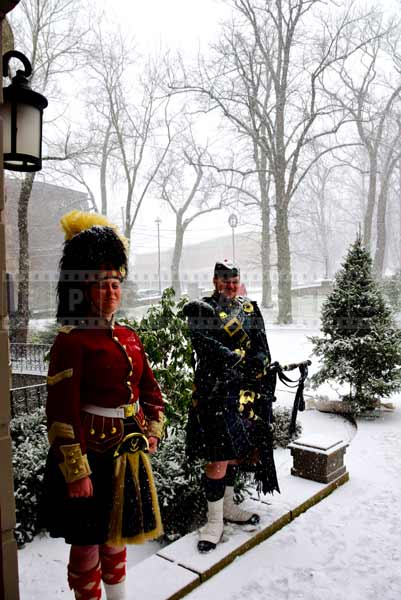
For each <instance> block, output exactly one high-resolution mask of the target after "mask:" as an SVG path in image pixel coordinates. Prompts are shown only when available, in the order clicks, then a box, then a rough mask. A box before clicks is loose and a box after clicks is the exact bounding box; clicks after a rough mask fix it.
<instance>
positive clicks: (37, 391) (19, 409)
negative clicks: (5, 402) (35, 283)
mask: <svg viewBox="0 0 401 600" xmlns="http://www.w3.org/2000/svg"><path fill="white" fill-rule="evenodd" d="M46 398H47V388H46V384H45V383H40V384H38V385H27V386H25V387H20V388H13V389H11V390H10V404H11V416H12V417H19V416H22V415H26V414H29V413H30V412H32V411H33V410H35V409H37V408H39V407H40V406H45V404H46Z"/></svg>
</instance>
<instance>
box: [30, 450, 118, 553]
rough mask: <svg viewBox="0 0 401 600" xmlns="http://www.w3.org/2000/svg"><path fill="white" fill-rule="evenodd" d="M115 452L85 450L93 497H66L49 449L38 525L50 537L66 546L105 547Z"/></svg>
mask: <svg viewBox="0 0 401 600" xmlns="http://www.w3.org/2000/svg"><path fill="white" fill-rule="evenodd" d="M113 452H114V449H112V450H108V451H107V452H104V453H99V452H92V451H90V450H88V453H87V456H88V461H89V465H90V468H91V471H92V474H91V476H90V477H91V480H92V485H93V496H92V497H90V498H68V496H67V484H66V482H65V479H64V476H63V474H62V472H61V470H60V467H59V466H58V463H57V461H56V458H55V456H54V453H53V451H52V450H51V449H50V451H49V453H48V457H47V462H46V469H45V475H44V479H43V496H42V501H41V511H40V512H41V515H40V525H41V527H42V528H44V529H46V530H47V531H48V532H49V534H50V536H51V537H62V538H64V539H65V541H66V542H67V544H74V545H77V546H89V545H93V544H105V543H106V541H107V537H108V527H109V521H110V513H111V508H112V500H113V475H114V460H113Z"/></svg>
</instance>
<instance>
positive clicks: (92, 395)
mask: <svg viewBox="0 0 401 600" xmlns="http://www.w3.org/2000/svg"><path fill="white" fill-rule="evenodd" d="M61 223H62V226H63V228H64V231H65V233H66V242H65V244H64V251H63V255H62V258H61V260H60V277H59V282H58V310H57V318H58V320H59V322H61V324H62V325H63V327H62V328H61V329H60V331H59V333H58V335H57V337H56V339H55V342H54V344H53V346H52V349H51V353H50V365H49V373H48V378H47V385H48V399H47V406H46V412H47V422H48V437H49V442H50V449H49V453H48V460H47V464H46V470H45V477H44V486H43V487H44V494H43V506H42V513H43V517H42V520H43V521H44V523H43V524H44V526H45V527H46V528H47V529H48V531H49V533H50V535H51V536H52V537H63V538H64V539H65V541H66V542H67V543H69V544H71V551H70V560H69V565H68V582H69V585H70V587H71V588H72V589H73V590H74V592H75V597H76V598H77V599H78V598H79V599H80V600H97V599H99V598H101V579H103V582H104V585H105V589H106V593H107V598H108V599H110V600H121V599H123V598H125V597H126V596H125V592H124V579H125V571H126V548H125V544H126V543H141V542H143V541H145V540H148V539H153V538H156V537H159V536H160V535H161V534H162V525H161V520H160V511H159V506H158V502H157V495H156V490H155V486H154V482H153V477H152V471H151V466H150V462H149V458H148V455H147V451H149V452H150V453H153V452H155V451H156V449H157V445H158V441H159V439H160V437H161V435H162V430H163V413H164V407H163V401H162V397H161V393H160V389H159V386H158V384H157V382H156V381H155V378H154V376H153V373H152V370H151V368H150V366H149V363H148V360H147V357H146V355H145V352H144V348H143V346H142V343H141V341H140V339H139V337H138V335H137V334H136V333H135V331H133V330H132V329H131V328H130V327H128V326H126V325H123V324H120V323H118V322H117V321H115V320H114V314H115V312H116V310H117V309H118V307H119V304H120V300H121V282H122V280H123V279H124V278H125V276H126V271H127V253H126V246H125V242H124V239H123V238H122V237H121V236H120V235H119V234H118V232H117V231H116V230H115V228H114V226H112V225H111V224H110V223H108V221H107V220H106V219H105V218H104V217H102V216H101V215H96V214H92V213H81V212H78V211H73V212H72V213H69V214H68V215H65V216H64V217H63V218H62V220H61Z"/></svg>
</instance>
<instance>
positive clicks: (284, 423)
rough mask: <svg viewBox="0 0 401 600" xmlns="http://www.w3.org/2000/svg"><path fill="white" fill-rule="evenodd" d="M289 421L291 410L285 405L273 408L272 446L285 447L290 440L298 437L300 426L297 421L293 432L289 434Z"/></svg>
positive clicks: (300, 431) (300, 430)
mask: <svg viewBox="0 0 401 600" xmlns="http://www.w3.org/2000/svg"><path fill="white" fill-rule="evenodd" d="M290 421H291V411H290V410H289V409H288V408H285V407H281V406H280V407H277V408H275V409H274V423H273V446H274V448H277V447H278V446H280V447H281V448H286V447H287V446H288V444H289V443H290V442H292V440H295V439H296V438H298V437H299V436H300V435H301V433H302V426H301V423H300V422H299V421H297V424H296V429H295V433H294V434H293V435H292V436H290V433H289V428H290Z"/></svg>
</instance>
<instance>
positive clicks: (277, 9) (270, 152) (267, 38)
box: [173, 0, 365, 323]
mask: <svg viewBox="0 0 401 600" xmlns="http://www.w3.org/2000/svg"><path fill="white" fill-rule="evenodd" d="M230 4H231V5H232V7H233V9H234V14H235V15H236V17H237V18H236V20H234V22H233V24H232V25H231V26H230V28H229V35H226V37H225V42H226V48H224V46H223V47H218V48H216V53H215V56H214V57H213V60H212V61H211V62H210V63H209V64H205V63H204V62H203V61H200V63H199V69H198V73H197V75H196V78H197V79H195V77H194V76H193V75H187V74H185V77H184V81H183V82H177V81H175V82H174V83H173V88H174V89H175V90H180V89H181V90H186V91H188V90H191V91H194V92H198V93H199V94H200V95H203V96H205V97H207V99H208V105H207V107H206V109H207V110H211V109H213V108H219V109H220V110H221V111H222V112H223V114H224V115H225V116H226V117H227V118H228V119H229V120H230V121H231V123H232V124H233V125H234V126H235V127H236V128H237V130H238V131H239V132H240V133H241V134H242V135H245V136H248V137H249V138H250V140H252V142H251V143H256V144H257V145H258V147H259V148H260V149H261V152H263V153H264V154H265V155H266V158H267V162H268V168H269V171H270V172H271V175H272V178H273V186H274V196H275V213H276V219H275V233H276V236H275V237H276V244H277V269H278V304H279V310H278V321H279V322H280V323H289V322H291V320H292V314H291V258H290V243H289V223H288V211H289V204H290V201H291V199H292V198H293V197H294V195H295V194H296V192H297V190H298V188H299V186H300V184H301V182H302V180H303V179H304V177H305V176H306V175H307V173H308V171H309V169H310V168H311V167H312V166H313V164H315V162H316V161H317V160H319V158H320V156H319V157H313V158H312V159H309V157H308V148H309V146H310V144H311V143H312V142H313V141H314V140H317V139H320V140H323V139H325V140H326V147H325V149H324V150H322V153H321V155H323V154H325V153H327V152H329V151H331V150H332V148H333V147H336V146H338V145H339V142H337V140H336V138H335V135H336V134H337V132H338V131H339V129H340V127H341V126H342V125H343V124H344V123H345V122H346V116H345V114H344V111H337V112H336V111H335V110H334V108H333V106H332V104H331V103H330V102H328V101H327V98H325V97H324V96H323V94H321V93H320V82H321V80H322V79H323V78H324V77H325V75H326V73H328V72H329V71H330V69H331V68H332V66H333V64H335V63H336V62H337V61H338V60H340V59H345V57H349V56H350V55H352V53H354V52H356V51H357V49H358V48H359V47H361V46H363V44H364V43H365V39H364V38H360V39H359V40H356V39H355V38H353V39H351V40H349V39H348V33H349V27H350V23H351V22H352V21H353V18H354V17H353V16H352V15H351V12H350V11H346V12H345V14H343V15H341V16H340V17H338V19H337V21H336V23H332V22H329V20H327V22H326V21H325V20H324V18H323V16H322V15H321V14H318V12H317V11H318V10H319V9H320V8H321V7H322V5H321V3H320V2H319V1H318V0H276V1H275V2H272V1H267V2H265V1H262V0H232V1H231V2H230ZM311 23H313V25H315V24H316V27H311ZM312 31H313V33H310V32H312ZM317 31H318V33H317ZM315 32H316V33H315ZM344 40H348V41H347V43H346V44H345V42H344ZM255 116H256V117H257V118H255ZM342 144H344V142H341V145H342Z"/></svg>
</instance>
